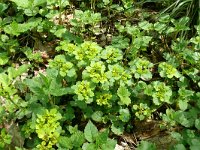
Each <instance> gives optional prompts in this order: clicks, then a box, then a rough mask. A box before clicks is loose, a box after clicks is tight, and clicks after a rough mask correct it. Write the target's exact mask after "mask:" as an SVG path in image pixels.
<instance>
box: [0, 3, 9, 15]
mask: <svg viewBox="0 0 200 150" xmlns="http://www.w3.org/2000/svg"><path fill="white" fill-rule="evenodd" d="M7 8H8V5H7V4H4V3H0V14H1V13H2V12H4V10H6V9H7Z"/></svg>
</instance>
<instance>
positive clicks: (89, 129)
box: [84, 121, 98, 142]
mask: <svg viewBox="0 0 200 150" xmlns="http://www.w3.org/2000/svg"><path fill="white" fill-rule="evenodd" d="M84 135H85V138H86V140H87V141H88V142H94V141H95V140H96V137H97V136H98V129H97V127H96V126H95V125H94V124H93V123H92V122H91V121H89V122H88V123H87V125H86V127H85V129H84Z"/></svg>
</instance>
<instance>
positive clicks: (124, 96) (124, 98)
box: [117, 86, 131, 106]
mask: <svg viewBox="0 0 200 150" xmlns="http://www.w3.org/2000/svg"><path fill="white" fill-rule="evenodd" d="M117 95H118V96H119V97H120V102H121V104H122V105H127V106H128V105H129V104H130V103H131V99H130V98H129V96H130V95H131V93H130V92H129V91H128V89H127V88H126V87H125V86H120V87H119V88H118V90H117Z"/></svg>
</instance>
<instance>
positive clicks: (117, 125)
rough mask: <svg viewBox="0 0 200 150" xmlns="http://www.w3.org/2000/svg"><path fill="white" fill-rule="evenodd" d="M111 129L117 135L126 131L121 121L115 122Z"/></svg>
mask: <svg viewBox="0 0 200 150" xmlns="http://www.w3.org/2000/svg"><path fill="white" fill-rule="evenodd" d="M111 131H112V132H113V133H114V134H116V135H121V134H123V132H124V126H123V124H122V123H120V122H113V123H112V126H111Z"/></svg>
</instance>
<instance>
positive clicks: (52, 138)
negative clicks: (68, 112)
mask: <svg viewBox="0 0 200 150" xmlns="http://www.w3.org/2000/svg"><path fill="white" fill-rule="evenodd" d="M61 118H62V116H61V114H60V113H59V112H57V110H56V109H51V110H50V111H49V110H46V112H45V114H43V115H37V119H36V133H37V134H38V137H39V138H40V139H42V142H41V143H40V144H39V145H37V148H38V149H41V150H46V149H51V148H52V146H53V145H55V144H56V143H57V140H58V138H59V136H60V133H61V131H62V128H61V126H60V123H59V122H58V121H59V120H60V119H61Z"/></svg>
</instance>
